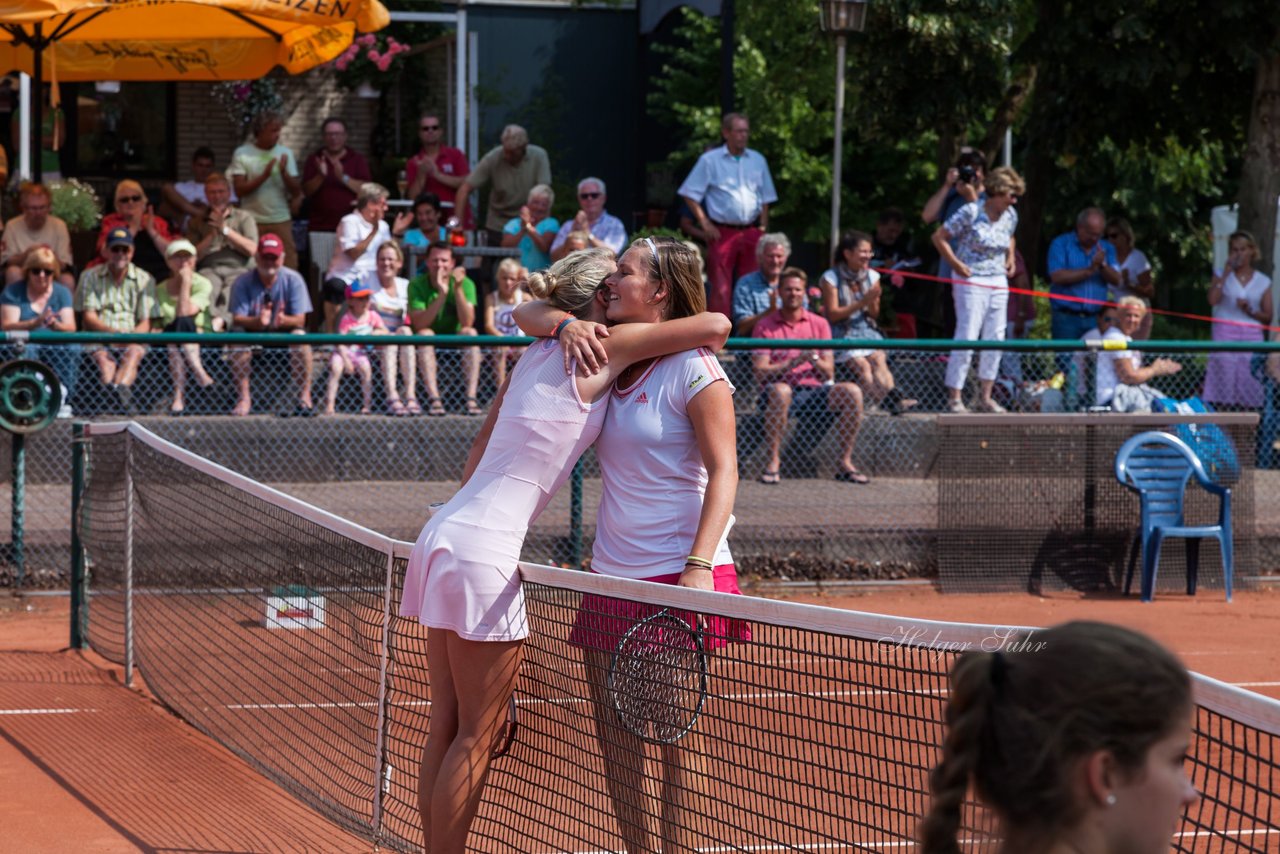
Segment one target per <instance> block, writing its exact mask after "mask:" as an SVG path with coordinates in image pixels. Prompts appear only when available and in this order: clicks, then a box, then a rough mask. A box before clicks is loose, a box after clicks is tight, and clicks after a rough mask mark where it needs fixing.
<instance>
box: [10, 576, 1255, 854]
mask: <svg viewBox="0 0 1280 854" xmlns="http://www.w3.org/2000/svg"><path fill="white" fill-rule="evenodd" d="M770 595H774V596H777V597H778V598H787V599H791V600H793V601H803V602H809V603H813V604H820V605H827V606H832V607H838V608H849V609H857V610H864V611H875V612H878V613H889V614H901V615H904V616H910V617H917V618H924V619H936V620H956V621H968V622H980V623H992V624H999V625H1010V624H1015V625H1052V624H1054V623H1059V622H1063V621H1066V620H1072V619H1095V620H1104V621H1109V622H1115V623H1121V624H1123V625H1127V626H1130V627H1133V628H1135V629H1139V630H1141V631H1144V632H1147V633H1149V634H1151V635H1152V636H1154V637H1156V638H1158V639H1159V640H1161V641H1163V642H1164V643H1165V644H1167V645H1168V646H1170V647H1171V648H1172V649H1174V650H1175V651H1176V652H1177V653H1178V654H1179V655H1180V656H1181V657H1182V658H1183V660H1184V661H1186V662H1187V664H1188V665H1189V666H1190V667H1191V668H1192V669H1193V670H1198V671H1200V672H1202V673H1206V674H1208V675H1210V676H1214V677H1216V678H1218V679H1222V680H1224V681H1227V682H1233V683H1236V684H1241V685H1244V686H1245V687H1248V688H1249V689H1250V690H1254V691H1257V692H1259V693H1261V694H1265V695H1267V696H1270V697H1276V698H1280V644H1277V643H1276V642H1275V638H1276V637H1278V636H1280V591H1278V590H1262V591H1250V592H1241V593H1237V595H1236V600H1235V602H1233V603H1232V604H1231V605H1227V604H1226V603H1225V602H1224V601H1223V599H1222V594H1221V592H1217V591H1202V592H1201V594H1200V595H1199V596H1197V597H1195V598H1194V599H1190V598H1188V597H1186V596H1180V595H1165V596H1161V597H1160V598H1159V599H1157V601H1156V602H1154V603H1152V604H1148V605H1143V604H1141V603H1139V602H1137V601H1136V600H1135V599H1124V598H1121V597H1116V596H1104V597H1093V596H1081V595H1079V594H1068V593H1062V594H1052V595H1046V596H1041V597H1036V596H1029V595H1023V594H1017V595H969V596H965V595H951V596H945V597H944V596H942V595H940V594H939V593H937V592H935V591H934V590H932V589H930V588H906V589H892V590H885V589H883V588H881V589H876V590H871V591H867V592H865V593H850V592H849V591H848V588H844V589H841V590H839V591H838V592H834V593H816V594H814V593H805V594H801V595H783V594H781V593H779V592H777V591H770ZM68 610H69V601H68V599H66V598H65V597H56V598H47V597H29V598H11V597H9V596H8V595H7V594H4V595H3V596H2V597H0V792H3V793H4V795H3V802H4V821H3V828H4V829H3V837H4V841H3V845H2V846H0V847H3V849H4V850H6V851H23V852H25V851H40V852H62V851H66V852H133V851H145V852H169V851H183V852H213V851H217V852H259V851H262V852H266V851H369V850H372V846H371V845H369V844H368V843H365V842H363V841H362V840H360V839H358V838H356V837H353V836H350V835H348V834H346V833H344V832H343V831H342V830H340V829H339V828H337V827H335V826H334V825H332V824H330V823H329V822H327V821H326V820H324V819H322V818H320V817H318V816H317V815H315V814H314V813H312V812H311V811H310V810H308V809H307V808H305V807H303V806H301V805H300V804H298V803H297V802H296V801H294V800H293V799H292V798H291V797H290V796H289V795H287V794H285V793H284V792H283V791H282V790H280V789H279V788H277V787H276V786H275V785H273V784H272V783H270V782H269V781H267V780H266V779H265V778H263V777H261V776H259V775H258V774H257V773H256V772H255V771H253V770H252V769H251V768H250V767H248V766H247V765H246V764H245V763H244V762H243V761H242V760H240V759H239V758H237V757H235V756H233V755H232V754H231V753H229V752H228V751H227V750H225V749H224V748H222V747H221V746H219V745H217V744H215V743H214V742H213V741H211V740H210V739H208V738H206V737H205V736H203V735H201V734H200V733H198V732H196V731H195V730H193V729H192V728H191V727H189V726H187V725H186V724H184V723H182V722H181V721H180V720H178V719H177V718H175V717H174V716H172V715H171V714H169V713H168V712H167V711H166V710H165V709H164V708H163V707H162V706H160V705H159V704H158V703H156V702H154V701H153V700H152V699H151V698H150V697H149V696H148V695H147V694H146V693H145V691H142V690H128V689H125V688H123V687H121V684H120V682H121V669H120V668H119V667H116V666H114V665H112V664H110V663H109V662H107V661H105V660H103V659H101V658H99V657H98V656H96V655H94V654H93V653H88V652H84V653H82V652H73V651H68V650H67V649H66V645H67V625H68Z"/></svg>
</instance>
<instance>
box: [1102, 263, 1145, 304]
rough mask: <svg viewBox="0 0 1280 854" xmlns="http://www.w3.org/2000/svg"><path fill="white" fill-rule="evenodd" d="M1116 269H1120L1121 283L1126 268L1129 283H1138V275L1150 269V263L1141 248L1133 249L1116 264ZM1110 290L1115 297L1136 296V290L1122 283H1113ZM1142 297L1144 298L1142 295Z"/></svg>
mask: <svg viewBox="0 0 1280 854" xmlns="http://www.w3.org/2000/svg"><path fill="white" fill-rule="evenodd" d="M1116 269H1117V270H1119V271H1120V277H1121V278H1120V281H1121V282H1122V283H1123V282H1124V271H1125V270H1128V271H1129V283H1130V285H1136V284H1137V283H1138V277H1139V276H1141V275H1142V274H1143V273H1146V272H1148V271H1150V270H1151V263H1150V262H1149V261H1147V256H1146V255H1143V254H1142V250H1141V249H1133V250H1131V251H1130V252H1129V256H1128V257H1127V258H1125V259H1124V261H1123V262H1121V263H1120V264H1118V265H1116ZM1112 290H1113V291H1114V292H1115V295H1116V297H1117V298H1119V297H1126V296H1135V297H1136V296H1138V294H1137V292H1135V291H1134V290H1133V288H1132V287H1128V288H1126V287H1125V286H1124V285H1123V284H1119V285H1115V286H1114V287H1113V288H1112ZM1142 299H1144V300H1145V299H1146V298H1145V297H1142ZM1147 304H1148V305H1150V302H1147Z"/></svg>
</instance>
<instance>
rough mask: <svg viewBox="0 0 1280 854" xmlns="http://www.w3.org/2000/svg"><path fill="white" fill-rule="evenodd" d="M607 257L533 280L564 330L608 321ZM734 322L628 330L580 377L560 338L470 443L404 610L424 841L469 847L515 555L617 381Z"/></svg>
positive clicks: (591, 434) (415, 557) (514, 643)
mask: <svg viewBox="0 0 1280 854" xmlns="http://www.w3.org/2000/svg"><path fill="white" fill-rule="evenodd" d="M614 269H615V265H614V262H613V258H612V253H609V252H605V251H601V250H589V251H586V252H577V253H574V254H573V255H571V256H569V257H567V258H565V259H564V260H562V261H560V262H558V263H557V264H555V265H553V266H552V268H551V269H550V270H549V271H547V272H545V273H538V274H535V275H534V276H533V277H532V278H531V280H530V286H531V287H532V288H533V289H534V292H535V293H539V294H542V295H543V296H545V298H546V299H547V301H548V303H547V304H549V305H551V306H554V307H555V309H554V310H555V314H556V324H555V327H556V331H562V330H563V329H566V328H572V326H575V325H584V326H590V327H592V328H595V325H596V324H594V323H591V324H576V323H574V322H573V321H574V319H575V318H583V319H587V318H589V319H592V320H596V321H603V320H604V317H603V305H602V302H601V299H600V296H599V287H600V282H601V280H602V279H603V278H604V277H605V276H606V275H608V274H609V273H611V272H613V270H614ZM728 335H729V321H728V318H726V317H723V316H719V315H713V314H709V313H708V314H702V315H700V316H698V317H690V318H688V319H687V320H682V321H680V322H678V323H664V324H661V325H660V326H659V325H653V324H651V325H647V326H646V325H641V324H629V325H628V326H627V327H626V328H623V329H618V330H617V331H615V332H614V333H613V334H611V335H610V336H609V340H608V341H606V342H604V346H605V348H606V349H607V354H608V355H611V356H612V357H613V358H612V360H611V363H610V364H609V365H608V366H607V367H606V369H605V370H603V371H600V372H599V373H596V374H595V375H593V376H589V377H577V376H574V375H573V374H570V373H569V371H568V370H567V368H569V367H570V363H569V360H568V358H567V357H564V356H563V351H562V350H561V348H560V347H559V346H558V342H557V341H556V340H555V337H558V336H553V337H549V338H547V339H546V340H545V341H543V342H541V343H539V344H537V345H534V346H532V347H529V348H528V349H527V350H526V351H525V352H524V354H523V355H522V356H521V357H520V361H519V362H517V363H516V366H515V369H514V370H513V371H512V372H511V373H510V374H508V376H507V381H506V382H505V383H504V384H503V386H502V388H501V389H499V391H498V396H497V397H496V398H495V399H494V401H493V403H492V404H491V405H490V408H489V414H488V416H487V417H486V418H485V421H484V424H483V425H482V427H481V428H480V432H479V433H478V434H477V436H476V439H475V442H474V443H473V444H472V447H471V452H470V454H469V455H468V458H467V464H466V468H465V469H464V472H463V479H462V487H461V488H460V489H459V490H458V492H457V494H456V495H454V497H453V498H452V499H450V501H449V502H448V503H447V504H445V505H444V506H443V507H442V508H440V510H438V511H437V512H436V513H435V515H434V516H433V517H432V518H431V520H430V521H429V522H428V523H427V525H426V527H424V528H423V529H422V533H421V534H420V535H419V536H418V541H417V543H416V544H415V545H414V548H413V552H412V554H411V555H410V557H409V567H408V570H407V572H406V574H405V581H404V596H403V600H402V604H401V606H400V614H401V616H404V617H416V618H417V619H418V620H419V621H420V622H421V623H423V624H424V625H426V626H428V627H429V631H428V635H427V667H428V670H429V671H430V674H431V730H430V733H429V735H428V736H427V743H426V746H425V747H424V748H423V754H422V769H421V776H420V779H419V784H418V797H419V808H420V810H421V813H422V822H423V830H424V834H425V837H426V842H427V845H426V848H427V850H428V851H430V852H432V854H452V852H462V851H464V850H465V848H466V840H467V833H468V830H469V829H470V826H471V821H472V818H473V817H474V816H475V812H476V809H477V807H478V806H479V804H480V795H481V792H482V789H483V786H484V780H485V776H486V774H487V773H488V769H489V752H490V749H491V747H492V745H493V742H494V739H495V737H496V735H497V733H498V732H499V731H500V729H501V726H502V722H503V720H504V719H505V711H506V708H507V701H508V698H509V697H510V696H511V690H512V688H513V686H514V684H515V679H516V675H517V673H518V670H519V667H520V660H521V654H522V651H523V643H524V639H525V637H526V635H527V633H528V628H527V626H526V624H525V612H524V597H523V594H522V591H521V588H520V573H519V571H518V569H517V561H519V559H520V550H521V547H522V546H523V544H524V538H525V534H526V532H527V531H528V528H529V524H530V523H531V522H532V521H533V520H534V519H536V518H537V517H538V514H540V513H541V512H542V510H543V509H544V508H545V507H546V506H547V502H549V501H550V500H551V497H552V496H553V495H554V494H555V493H556V490H558V489H559V488H560V486H561V485H562V484H563V483H564V481H565V478H566V477H567V476H568V474H569V472H570V470H571V469H572V468H573V464H574V462H576V461H577V459H578V456H579V455H580V454H581V453H582V451H583V450H584V449H585V448H586V447H587V446H588V445H590V444H591V442H592V440H593V439H594V438H595V437H596V435H597V434H598V433H599V431H600V427H601V423H602V422H603V420H604V412H605V407H606V406H607V403H608V398H609V395H610V387H611V386H612V384H613V380H614V376H615V375H614V373H613V372H614V371H621V370H623V369H625V368H626V366H627V365H628V364H630V363H631V362H633V361H635V360H636V359H649V358H652V357H653V355H654V354H655V353H664V352H673V351H678V350H680V349H681V348H685V347H690V346H694V345H696V344H698V343H710V344H714V345H715V346H719V345H720V344H722V343H723V342H724V340H725V338H726V337H728Z"/></svg>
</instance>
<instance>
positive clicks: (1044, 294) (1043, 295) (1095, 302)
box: [871, 267, 1280, 332]
mask: <svg viewBox="0 0 1280 854" xmlns="http://www.w3.org/2000/svg"><path fill="white" fill-rule="evenodd" d="M871 269H873V270H874V271H875V272H877V273H879V274H880V275H881V276H889V277H890V279H891V280H892V277H893V276H909V277H911V278H913V279H924V280H925V281H928V282H943V283H950V284H952V285H965V286H967V287H971V288H990V289H992V290H997V289H998V288H997V287H996V286H995V285H984V284H981V283H979V282H971V281H969V280H968V279H947V278H944V277H942V276H931V275H929V274H928V273H909V272H907V271H906V270H892V269H886V268H877V267H873V268H871ZM1009 293H1011V294H1027V295H1029V296H1032V297H1035V298H1037V299H1047V300H1061V301H1062V302H1074V303H1083V304H1085V305H1092V306H1097V307H1099V308H1101V307H1103V306H1107V307H1110V308H1116V307H1117V304H1116V303H1114V302H1108V301H1107V300H1101V299H1089V298H1088V297H1074V296H1068V295H1066V294H1051V293H1049V292H1048V291H1037V290H1031V289H1028V288H1014V287H1010V288H1009ZM1147 311H1149V312H1151V313H1152V314H1160V315H1163V316H1165V317H1177V318H1179V319H1181V320H1196V321H1200V322H1202V323H1226V324H1230V325H1232V326H1246V327H1248V328H1250V329H1262V330H1263V331H1265V332H1280V326H1268V325H1265V324H1262V323H1250V322H1248V321H1245V320H1227V319H1223V318H1218V317H1213V316H1211V315H1204V314H1187V313H1186V312H1181V311H1169V310H1168V309H1163V308H1155V307H1150V308H1148V309H1147Z"/></svg>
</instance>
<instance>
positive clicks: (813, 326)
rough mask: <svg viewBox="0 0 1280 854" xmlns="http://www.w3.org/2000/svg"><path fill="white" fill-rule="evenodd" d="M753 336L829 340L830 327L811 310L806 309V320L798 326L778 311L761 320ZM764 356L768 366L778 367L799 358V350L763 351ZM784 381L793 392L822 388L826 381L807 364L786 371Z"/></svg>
mask: <svg viewBox="0 0 1280 854" xmlns="http://www.w3.org/2000/svg"><path fill="white" fill-rule="evenodd" d="M751 334H752V335H754V336H755V337H756V338H783V339H786V338H810V339H818V338H821V339H824V340H830V338H831V324H829V323H827V319H826V318H825V317H822V316H821V315H818V314H814V313H813V312H812V311H809V310H808V309H805V312H804V317H802V318H800V319H799V320H798V321H796V322H795V323H788V322H787V321H786V320H784V319H783V317H782V312H781V311H775V312H773V313H772V314H767V315H765V316H764V317H762V318H760V322H759V323H757V324H756V328H755V331H754V332H753V333H751ZM762 352H766V353H768V354H769V362H770V363H771V364H775V365H776V364H777V363H778V362H787V361H790V360H791V359H794V358H795V357H796V356H799V355H800V351H799V350H764V351H762ZM784 379H785V380H786V381H787V383H788V385H790V386H791V387H792V388H804V387H805V386H819V385H822V382H823V379H824V378H823V377H822V376H821V375H819V374H818V370H817V368H815V367H814V366H813V363H812V362H809V361H808V360H806V361H803V362H801V363H800V364H798V365H796V366H795V367H794V368H792V369H791V370H789V371H787V373H786V375H785V377H784Z"/></svg>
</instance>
